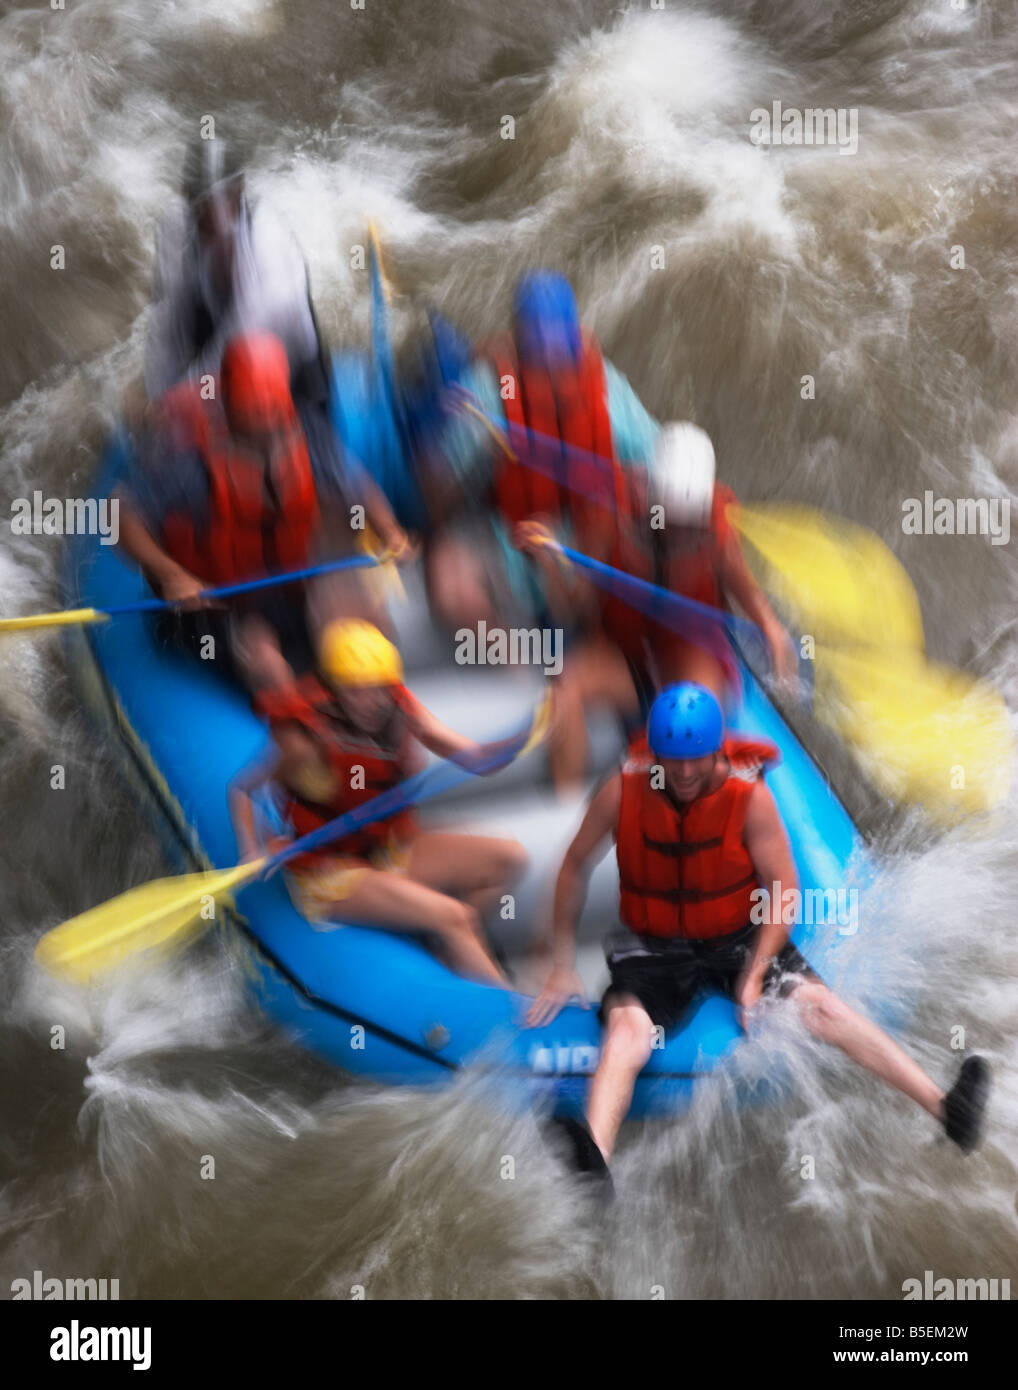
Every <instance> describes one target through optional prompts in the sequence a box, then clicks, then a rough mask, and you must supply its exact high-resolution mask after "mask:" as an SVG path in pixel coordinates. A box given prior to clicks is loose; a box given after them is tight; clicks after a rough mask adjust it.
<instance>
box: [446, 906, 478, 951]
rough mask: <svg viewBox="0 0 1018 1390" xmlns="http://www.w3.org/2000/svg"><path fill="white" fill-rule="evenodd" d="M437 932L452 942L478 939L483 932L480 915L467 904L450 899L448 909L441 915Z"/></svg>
mask: <svg viewBox="0 0 1018 1390" xmlns="http://www.w3.org/2000/svg"><path fill="white" fill-rule="evenodd" d="M439 931H440V933H441V934H442V935H443V936H446V937H448V938H449V940H452V941H462V940H464V939H465V938H468V937H479V936H480V935H481V934H482V931H483V927H482V923H481V917H480V914H479V913H478V912H477V911H476V910H475V909H474V908H473V907H471V906H470V904H469V903H461V902H458V901H457V900H456V899H455V898H450V899H449V906H448V909H447V910H446V911H444V912H443V913H442V923H441V926H440V927H439Z"/></svg>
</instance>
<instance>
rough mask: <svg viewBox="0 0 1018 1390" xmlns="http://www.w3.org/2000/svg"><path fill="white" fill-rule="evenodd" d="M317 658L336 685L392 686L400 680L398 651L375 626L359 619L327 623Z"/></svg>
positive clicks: (400, 664) (341, 619) (401, 675)
mask: <svg viewBox="0 0 1018 1390" xmlns="http://www.w3.org/2000/svg"><path fill="white" fill-rule="evenodd" d="M318 660H319V663H320V665H321V668H322V671H323V672H324V673H325V675H326V676H328V677H329V679H330V680H333V681H335V682H336V684H337V685H396V684H398V683H399V682H400V681H402V679H403V662H402V660H401V658H400V654H399V652H398V651H397V650H396V648H395V647H394V646H393V645H392V643H391V642H390V641H389V640H388V638H386V637H383V635H382V634H381V633H380V632H379V631H378V628H377V627H374V626H372V624H371V623H366V622H364V621H362V619H360V618H340V619H338V620H337V621H336V622H332V623H329V625H328V627H327V628H326V629H325V631H324V632H323V633H322V639H321V643H320V646H319V651H318Z"/></svg>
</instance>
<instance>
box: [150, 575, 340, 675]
mask: <svg viewBox="0 0 1018 1390" xmlns="http://www.w3.org/2000/svg"><path fill="white" fill-rule="evenodd" d="M247 613H257V614H258V615H259V616H260V617H262V618H264V619H265V621H266V622H267V623H268V624H269V626H270V627H272V628H273V629H274V630H275V632H276V633H277V634H278V636H279V646H280V650H281V651H282V653H283V656H284V657H285V658H286V660H287V662H288V663H289V665H290V667H291V668H292V670H293V673H294V675H296V676H303V675H306V674H307V672H308V671H313V670H314V667H315V655H314V644H313V642H312V639H311V634H310V631H309V630H308V624H307V607H306V604H305V601H304V591H303V585H299V586H298V585H293V586H292V587H291V588H290V589H288V590H285V591H283V590H281V591H279V592H278V593H265V594H259V595H257V597H256V599H252V600H248V601H246V602H245V603H244V604H243V606H240V605H238V606H237V607H236V608H233V607H231V608H196V609H169V610H168V611H166V612H163V613H160V614H159V616H158V618H157V622H156V630H157V633H158V636H159V640H160V641H161V642H162V643H163V644H164V646H170V647H176V648H178V650H180V651H185V652H187V653H188V654H189V655H191V656H193V657H195V658H196V659H197V660H199V661H202V662H203V663H207V664H208V666H209V667H210V668H211V669H212V670H215V671H218V672H219V673H220V674H221V675H223V676H225V677H226V678H227V679H228V680H231V681H233V682H234V683H235V684H237V685H244V681H243V679H242V677H241V673H240V671H239V669H238V667H237V662H236V659H235V657H234V652H233V638H234V631H235V627H236V624H237V622H238V621H239V620H240V619H241V618H243V617H244V615H245V614H247ZM207 638H211V639H212V642H211V644H209V643H208V642H207V641H206V639H207ZM203 644H204V645H203ZM206 652H210V653H211V656H209V655H204V654H203V653H206Z"/></svg>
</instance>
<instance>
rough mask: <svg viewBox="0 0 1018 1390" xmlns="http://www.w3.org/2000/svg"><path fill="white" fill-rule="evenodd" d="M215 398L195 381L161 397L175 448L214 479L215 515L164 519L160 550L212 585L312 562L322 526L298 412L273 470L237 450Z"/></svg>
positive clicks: (211, 483)
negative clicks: (194, 457)
mask: <svg viewBox="0 0 1018 1390" xmlns="http://www.w3.org/2000/svg"><path fill="white" fill-rule="evenodd" d="M218 395H219V392H218V388H217V390H216V397H217V399H216V400H214V401H207V400H203V399H202V397H201V394H200V388H199V387H198V386H197V385H196V384H194V383H191V382H185V383H183V384H182V385H181V386H177V387H174V388H173V390H172V391H170V392H169V393H168V394H167V396H165V397H164V398H163V402H162V405H161V411H160V414H161V419H162V424H163V429H164V433H165V435H166V437H167V440H168V442H169V444H170V446H171V447H172V448H176V449H185V448H190V449H195V450H197V452H198V454H199V456H200V458H201V461H202V463H203V465H204V467H205V470H206V472H207V474H208V480H209V510H208V515H207V516H206V518H205V520H204V522H200V523H197V524H196V523H195V521H194V519H193V518H192V517H191V516H190V515H189V514H188V513H186V512H182V513H172V514H171V515H169V516H167V517H165V518H164V520H163V525H162V535H161V540H162V545H163V548H164V549H165V550H166V552H167V554H168V555H170V556H171V557H172V558H173V559H174V560H176V561H177V563H178V564H179V565H182V566H183V567H184V569H186V570H187V571H188V572H189V573H191V574H194V575H197V576H198V578H199V579H205V580H208V581H209V582H210V583H211V584H231V583H239V582H242V581H243V580H245V579H254V578H257V577H259V576H261V575H263V574H267V573H270V572H272V571H275V570H289V569H300V568H302V567H303V566H305V565H307V563H308V561H309V559H310V555H311V545H312V540H313V537H314V533H315V531H316V529H317V526H318V516H319V512H318V500H317V495H316V490H315V483H314V477H313V474H312V471H311V460H310V458H309V456H308V448H307V441H306V440H305V438H304V431H303V429H302V428H301V424H300V421H299V419H298V417H297V414H296V412H294V415H293V419H292V421H291V424H290V427H289V429H288V431H287V434H286V439H285V443H284V444H283V446H282V447H281V448H280V449H279V450H277V452H276V453H275V454H274V456H273V458H272V459H271V460H270V462H269V463H268V465H266V463H265V461H264V460H262V459H261V458H259V457H257V456H256V455H254V454H251V453H248V452H247V451H246V450H244V449H241V448H239V447H238V446H237V445H236V444H235V443H234V441H233V439H232V438H231V436H230V432H229V429H228V428H227V424H226V417H225V415H224V414H223V410H222V407H221V406H220V405H219V402H218Z"/></svg>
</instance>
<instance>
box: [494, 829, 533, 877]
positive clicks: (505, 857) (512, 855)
mask: <svg viewBox="0 0 1018 1390" xmlns="http://www.w3.org/2000/svg"><path fill="white" fill-rule="evenodd" d="M529 867H530V855H529V854H528V853H527V851H526V850H525V849H524V848H523V846H522V845H521V844H520V842H519V840H502V841H501V842H500V844H499V847H498V852H497V864H496V871H495V880H496V883H500V884H501V883H515V882H516V881H517V880H518V879H521V878H522V877H523V875H524V874H525V873H526V872H527V869H528V868H529Z"/></svg>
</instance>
